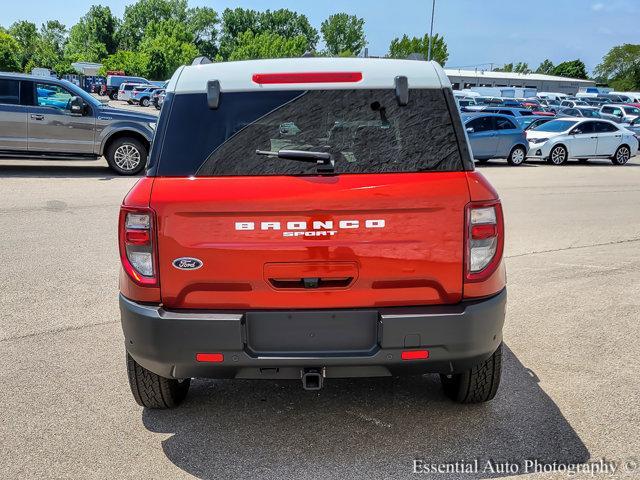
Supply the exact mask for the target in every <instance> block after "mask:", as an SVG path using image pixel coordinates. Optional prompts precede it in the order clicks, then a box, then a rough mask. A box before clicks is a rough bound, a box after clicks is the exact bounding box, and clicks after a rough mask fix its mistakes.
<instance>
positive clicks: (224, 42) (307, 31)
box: [220, 8, 318, 59]
mask: <svg viewBox="0 0 640 480" xmlns="http://www.w3.org/2000/svg"><path fill="white" fill-rule="evenodd" d="M247 31H250V32H252V33H253V34H254V36H260V35H261V34H262V33H273V34H275V35H277V36H279V37H282V38H284V39H296V42H298V41H299V40H297V37H300V36H302V37H304V38H305V45H306V47H305V50H314V49H315V47H316V44H317V43H318V32H317V30H316V29H315V28H313V27H312V26H311V23H310V22H309V19H308V18H307V17H306V16H305V15H301V14H299V13H296V12H292V11H291V10H286V9H280V10H274V11H271V10H266V11H264V12H257V11H255V10H248V9H244V8H235V9H233V10H232V9H230V8H227V9H225V10H224V12H222V28H221V35H220V55H221V57H222V58H223V59H228V58H230V57H231V54H232V53H233V51H234V50H235V48H236V47H237V44H238V41H239V39H240V37H241V36H243V35H244V34H245V33H246V32H247ZM246 40H247V38H244V41H245V42H246Z"/></svg>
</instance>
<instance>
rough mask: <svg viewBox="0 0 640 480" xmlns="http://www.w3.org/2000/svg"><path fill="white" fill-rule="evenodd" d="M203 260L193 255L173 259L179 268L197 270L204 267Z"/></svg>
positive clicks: (175, 265)
mask: <svg viewBox="0 0 640 480" xmlns="http://www.w3.org/2000/svg"><path fill="white" fill-rule="evenodd" d="M202 265H203V263H202V260H198V259H197V258H191V257H180V258H176V259H175V260H174V261H173V266H174V267H176V268H177V269H178V270H197V269H198V268H200V267H202Z"/></svg>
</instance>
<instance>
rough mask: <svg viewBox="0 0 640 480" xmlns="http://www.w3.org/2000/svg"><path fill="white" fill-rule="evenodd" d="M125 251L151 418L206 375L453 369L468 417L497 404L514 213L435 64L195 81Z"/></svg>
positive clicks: (127, 305) (290, 67)
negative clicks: (507, 213) (478, 165)
mask: <svg viewBox="0 0 640 480" xmlns="http://www.w3.org/2000/svg"><path fill="white" fill-rule="evenodd" d="M119 243H120V256H121V261H122V270H121V275H120V292H121V294H120V309H121V313H122V328H123V330H124V337H125V343H126V350H127V362H128V373H129V381H130V384H131V390H132V392H133V396H134V397H135V399H136V401H137V402H138V403H139V404H140V405H143V406H145V407H149V408H169V407H175V406H177V405H178V404H180V403H181V402H182V401H183V400H184V398H185V396H186V394H187V390H188V388H189V382H190V379H191V378H193V377H201V378H243V379H297V380H298V381H300V380H301V381H302V385H303V387H304V388H305V389H307V390H317V389H320V388H321V387H322V386H323V383H324V381H325V380H326V379H331V378H337V377H375V376H389V375H409V374H417V375H419V374H424V373H439V374H440V376H441V379H442V384H443V387H444V392H445V394H446V395H447V396H449V397H450V398H452V399H453V400H456V401H458V402H462V403H473V402H484V401H487V400H490V399H491V398H493V397H494V395H495V394H496V390H497V388H498V384H499V381H500V368H501V367H500V364H501V351H502V327H503V323H504V316H505V303H506V290H505V283H506V279H505V268H504V265H503V259H502V252H503V245H504V224H503V217H502V208H501V205H500V200H499V199H498V195H497V194H496V192H495V190H494V189H493V188H492V187H491V185H489V183H488V182H487V180H485V178H484V177H483V176H482V175H481V174H479V173H477V172H475V171H474V166H473V161H472V158H471V155H470V151H469V145H468V141H467V138H466V134H465V131H464V129H463V127H462V123H461V120H460V116H459V114H458V111H457V108H456V102H455V100H454V97H453V94H452V90H451V84H450V83H449V80H448V79H447V77H446V75H445V73H444V71H443V70H442V68H440V66H439V65H437V64H436V63H433V62H424V61H411V60H389V59H356V58H350V59H347V58H301V59H281V60H259V61H245V62H228V63H215V64H206V65H196V66H187V67H181V68H180V69H179V70H178V71H177V72H176V73H175V74H174V76H173V78H172V79H171V81H170V83H169V86H168V88H167V95H166V98H165V104H164V107H163V109H162V113H161V115H160V120H159V123H158V127H157V130H156V136H155V139H154V142H153V147H152V150H151V153H150V157H149V162H148V168H147V175H146V177H145V178H142V179H141V180H140V181H139V182H138V183H137V184H136V185H135V187H134V188H133V189H132V190H131V191H130V192H129V194H128V195H127V196H126V198H125V199H124V202H123V204H122V208H121V212H120V223H119Z"/></svg>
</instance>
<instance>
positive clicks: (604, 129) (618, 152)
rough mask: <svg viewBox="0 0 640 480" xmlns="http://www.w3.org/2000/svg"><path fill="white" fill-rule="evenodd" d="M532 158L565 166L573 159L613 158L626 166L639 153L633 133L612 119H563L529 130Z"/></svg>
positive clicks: (615, 162) (529, 154)
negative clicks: (564, 164)
mask: <svg viewBox="0 0 640 480" xmlns="http://www.w3.org/2000/svg"><path fill="white" fill-rule="evenodd" d="M527 140H528V141H529V153H528V154H527V157H529V158H540V159H543V160H547V161H549V162H551V163H553V164H554V165H562V164H563V163H565V162H566V161H567V159H569V158H577V159H579V160H581V161H586V160H587V159H589V158H610V159H611V161H612V162H613V164H614V165H624V164H625V163H627V162H628V161H629V159H630V158H631V157H632V156H634V155H635V154H636V153H637V152H638V139H637V138H636V137H635V136H634V134H633V132H630V131H629V130H627V129H625V128H624V127H621V126H619V125H618V124H616V123H614V122H611V121H609V120H593V119H587V118H571V117H567V118H559V119H556V120H551V121H550V122H547V123H544V124H542V125H540V126H538V127H535V128H534V129H532V130H527Z"/></svg>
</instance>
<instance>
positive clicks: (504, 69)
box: [494, 63, 513, 72]
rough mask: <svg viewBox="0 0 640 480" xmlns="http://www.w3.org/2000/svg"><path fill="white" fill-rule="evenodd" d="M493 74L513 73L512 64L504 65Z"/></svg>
mask: <svg viewBox="0 0 640 480" xmlns="http://www.w3.org/2000/svg"><path fill="white" fill-rule="evenodd" d="M494 71H495V72H513V63H505V64H504V65H503V66H502V67H500V68H495V69H494Z"/></svg>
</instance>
